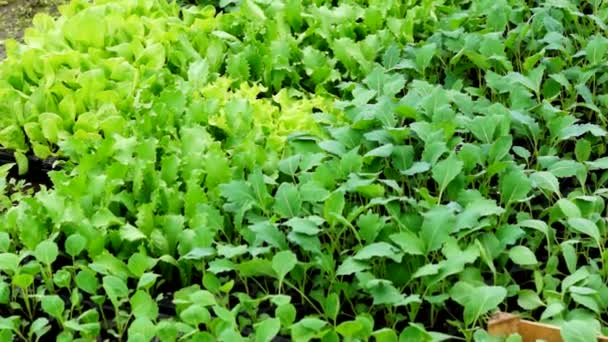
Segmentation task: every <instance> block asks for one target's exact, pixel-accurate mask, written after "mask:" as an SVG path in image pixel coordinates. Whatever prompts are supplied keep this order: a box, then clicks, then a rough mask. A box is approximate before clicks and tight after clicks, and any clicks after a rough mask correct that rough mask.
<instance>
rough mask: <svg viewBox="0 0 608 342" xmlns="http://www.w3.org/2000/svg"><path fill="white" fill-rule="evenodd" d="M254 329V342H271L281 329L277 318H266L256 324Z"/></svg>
mask: <svg viewBox="0 0 608 342" xmlns="http://www.w3.org/2000/svg"><path fill="white" fill-rule="evenodd" d="M254 329H255V341H256V342H268V341H272V339H273V337H275V336H276V335H277V334H278V333H279V330H280V329H281V321H280V320H279V319H277V318H266V319H265V320H263V321H261V322H259V323H256V324H255V325H254Z"/></svg>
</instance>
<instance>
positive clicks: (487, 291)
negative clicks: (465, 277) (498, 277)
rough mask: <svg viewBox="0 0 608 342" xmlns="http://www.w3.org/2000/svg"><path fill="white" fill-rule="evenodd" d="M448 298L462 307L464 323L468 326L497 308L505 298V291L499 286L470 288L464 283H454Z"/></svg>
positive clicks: (470, 286)
mask: <svg viewBox="0 0 608 342" xmlns="http://www.w3.org/2000/svg"><path fill="white" fill-rule="evenodd" d="M450 296H451V297H452V299H454V300H455V301H456V302H457V303H459V304H460V305H462V306H464V322H465V324H467V325H470V324H472V323H474V322H476V321H477V320H478V319H479V318H480V317H481V315H484V314H486V313H487V312H488V311H490V310H494V309H497V308H498V305H499V304H500V303H502V302H503V300H504V299H505V298H506V296H507V290H506V289H505V288H504V287H500V286H485V285H484V286H477V287H475V286H472V285H470V284H467V283H464V282H462V281H461V282H458V283H456V284H455V285H454V286H453V287H452V289H451V290H450Z"/></svg>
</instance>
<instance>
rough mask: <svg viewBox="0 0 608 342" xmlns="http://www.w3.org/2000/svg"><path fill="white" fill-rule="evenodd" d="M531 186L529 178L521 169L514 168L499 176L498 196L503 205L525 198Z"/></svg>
mask: <svg viewBox="0 0 608 342" xmlns="http://www.w3.org/2000/svg"><path fill="white" fill-rule="evenodd" d="M531 189H532V186H531V184H530V180H529V179H528V177H526V175H525V174H524V173H523V171H521V170H514V171H511V172H509V173H507V174H505V175H503V176H502V177H501V178H500V196H501V199H502V202H503V203H504V204H505V205H509V204H512V203H514V202H518V201H521V200H523V199H524V198H526V196H527V195H528V193H529V192H530V190H531Z"/></svg>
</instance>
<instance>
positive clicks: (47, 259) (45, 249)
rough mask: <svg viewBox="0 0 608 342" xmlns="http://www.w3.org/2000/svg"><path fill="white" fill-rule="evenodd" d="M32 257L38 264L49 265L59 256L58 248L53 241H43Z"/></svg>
mask: <svg viewBox="0 0 608 342" xmlns="http://www.w3.org/2000/svg"><path fill="white" fill-rule="evenodd" d="M34 255H35V256H36V259H38V260H39V261H40V262H42V263H44V264H46V265H51V264H52V263H53V262H55V260H57V257H58V256H59V248H58V247H57V244H56V243H55V242H54V241H50V240H45V241H42V242H41V243H39V244H38V246H36V250H35V251H34Z"/></svg>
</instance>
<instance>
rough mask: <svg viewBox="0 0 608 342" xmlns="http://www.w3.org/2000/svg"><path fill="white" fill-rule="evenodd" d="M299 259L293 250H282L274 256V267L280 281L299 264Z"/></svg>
mask: <svg viewBox="0 0 608 342" xmlns="http://www.w3.org/2000/svg"><path fill="white" fill-rule="evenodd" d="M297 263H298V259H297V257H296V255H295V254H294V253H293V252H292V251H281V252H278V253H277V254H275V255H274V256H273V257H272V269H273V270H274V271H275V273H276V275H277V277H278V278H279V281H280V282H282V281H283V279H285V276H286V275H287V274H288V273H289V272H290V271H291V270H293V268H294V267H295V266H296V265H297Z"/></svg>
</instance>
